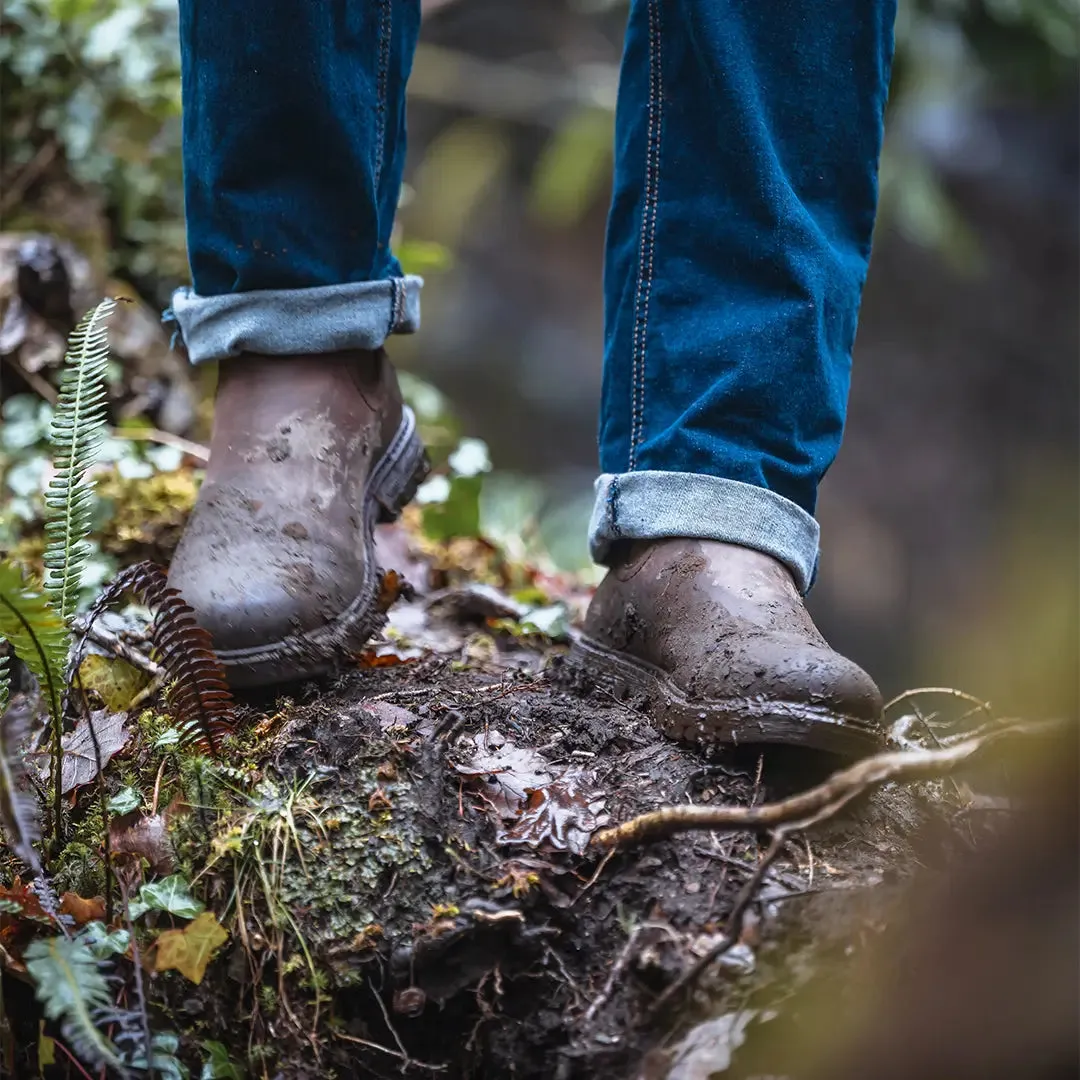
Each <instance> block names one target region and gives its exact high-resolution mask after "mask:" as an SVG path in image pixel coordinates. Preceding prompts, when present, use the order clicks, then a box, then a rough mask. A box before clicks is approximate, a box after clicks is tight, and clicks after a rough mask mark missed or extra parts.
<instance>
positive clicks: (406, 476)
mask: <svg viewBox="0 0 1080 1080" xmlns="http://www.w3.org/2000/svg"><path fill="white" fill-rule="evenodd" d="M430 471H431V462H430V461H429V460H428V456H427V451H426V450H425V449H424V444H423V443H422V442H421V441H420V436H419V435H418V434H417V431H416V417H415V416H413V412H412V409H410V408H409V407H408V406H406V407H405V408H404V409H403V410H402V415H401V427H399V428H398V431H397V434H396V435H395V436H394V439H393V442H391V444H390V445H389V446H388V447H387V448H386V453H385V454H383V456H382V459H381V460H380V461H379V463H378V464H377V465H376V466H375V469H374V471H373V473H372V477H371V492H372V496H373V497H374V500H375V504H376V508H377V514H376V521H378V523H379V524H380V525H385V524H388V523H389V522H391V521H396V520H397V519H398V517H399V516H400V514H401V511H402V510H403V509H404V508H405V507H406V506H407V505H408V504H409V503H410V502H411V501H412V499H413V496H414V495H415V494H416V489H417V488H418V487H419V486H420V485H421V484H422V483H423V482H424V478H425V477H426V476H427V474H428V473H429V472H430Z"/></svg>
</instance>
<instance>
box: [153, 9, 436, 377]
mask: <svg viewBox="0 0 1080 1080" xmlns="http://www.w3.org/2000/svg"><path fill="white" fill-rule="evenodd" d="M419 26H420V0H319V2H318V3H297V2H296V0H228V2H222V0H180V38H181V41H180V44H181V58H182V86H183V103H184V116H183V144H184V191H185V201H186V215H187V231H188V255H189V259H190V262H191V274H192V282H193V288H190V289H180V290H178V291H177V293H176V294H175V295H174V297H173V314H174V316H175V318H176V321H177V323H178V325H179V329H180V332H181V334H182V336H183V338H184V343H185V345H186V347H187V350H188V354H189V356H190V358H191V359H192V361H193V362H196V363H197V362H199V361H203V360H217V359H223V358H225V357H229V356H235V355H237V354H238V353H241V352H256V353H264V354H270V355H273V354H290V353H320V352H332V351H336V350H339V349H347V348H367V349H372V348H377V347H378V346H379V345H381V344H382V343H383V341H384V340H385V338H386V336H387V334H389V333H394V332H404V331H409V330H414V329H416V326H417V325H418V322H419V289H420V284H421V282H420V280H419V279H418V278H415V277H405V276H404V275H403V274H402V271H401V267H400V266H399V264H398V262H397V260H396V259H395V258H394V256H393V254H392V252H391V250H390V230H391V227H392V226H393V222H394V211H395V209H396V206H397V200H398V193H399V190H400V187H401V174H402V168H403V165H404V158H405V84H406V81H407V79H408V76H409V70H410V68H411V66H412V58H413V52H414V50H415V47H416V37H417V33H418V31H419Z"/></svg>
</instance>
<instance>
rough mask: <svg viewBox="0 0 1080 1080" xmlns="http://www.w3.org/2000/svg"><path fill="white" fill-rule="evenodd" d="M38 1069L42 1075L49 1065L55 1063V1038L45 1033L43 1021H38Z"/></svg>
mask: <svg viewBox="0 0 1080 1080" xmlns="http://www.w3.org/2000/svg"><path fill="white" fill-rule="evenodd" d="M37 1054H38V1071H39V1073H40V1074H41V1075H42V1076H44V1075H45V1069H46V1068H47V1067H48V1066H49V1065H55V1064H56V1040H55V1039H53V1038H50V1037H49V1036H48V1035H46V1034H45V1021H44V1020H41V1021H39V1023H38V1044H37Z"/></svg>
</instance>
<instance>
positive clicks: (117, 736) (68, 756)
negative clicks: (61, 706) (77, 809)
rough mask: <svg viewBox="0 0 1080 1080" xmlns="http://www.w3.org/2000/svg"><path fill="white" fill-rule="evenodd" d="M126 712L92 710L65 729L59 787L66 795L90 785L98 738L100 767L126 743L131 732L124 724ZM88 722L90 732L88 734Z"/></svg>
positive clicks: (96, 766)
mask: <svg viewBox="0 0 1080 1080" xmlns="http://www.w3.org/2000/svg"><path fill="white" fill-rule="evenodd" d="M126 723H127V714H126V713H122V712H112V713H111V712H108V711H107V710H106V709H95V710H94V711H93V712H92V713H90V715H89V716H88V717H84V718H83V719H82V720H80V721H79V724H78V726H77V727H76V728H75V730H74V731H70V732H68V734H67V735H65V736H64V737H63V739H62V740H61V742H60V745H61V747H62V748H63V751H64V762H63V765H62V766H61V768H60V787H61V790H62V791H63V793H64V794H65V795H66V794H67V793H68V792H69V791H72V790H74V789H75V788H77V787H82V786H83V785H84V784H89V783H90V782H91V781H92V780H93V779H94V778H95V777H96V776H97V774H98V756H97V754H96V753H95V751H94V736H96V737H97V743H98V749H99V750H100V754H101V768H105V766H106V765H108V763H109V762H110V761H111V760H112V758H113V757H114V756H115V755H116V754H118V753H119V752H120V751H121V750H123V749H124V747H125V746H126V745H127V742H128V739H129V738H130V737H131V733H130V732H129V731H128V730H127V728H126V727H125V724H126ZM91 725H92V726H93V734H91Z"/></svg>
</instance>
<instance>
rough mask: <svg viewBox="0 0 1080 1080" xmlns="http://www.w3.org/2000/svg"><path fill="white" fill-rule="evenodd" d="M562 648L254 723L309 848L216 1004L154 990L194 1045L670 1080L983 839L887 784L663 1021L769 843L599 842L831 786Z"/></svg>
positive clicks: (278, 857) (285, 1060)
mask: <svg viewBox="0 0 1080 1080" xmlns="http://www.w3.org/2000/svg"><path fill="white" fill-rule="evenodd" d="M470 649H471V650H472V655H471V657H470V660H469V663H468V664H467V665H465V664H463V663H462V661H461V659H460V657H461V656H462V655H465V654H466V653H468V652H469V650H470ZM560 652H561V650H558V649H556V650H552V651H549V652H548V653H546V654H545V653H541V652H533V651H530V650H528V649H525V648H521V647H520V646H518V645H516V644H512V643H511V644H507V645H505V646H503V645H500V646H498V647H496V648H495V649H494V650H491V649H489V650H488V651H487V652H486V653H483V655H482V656H480V655H479V654H478V653H477V650H476V643H475V642H473V643H472V644H470V643H469V641H468V639H467V638H466V641H465V644H464V645H463V647H462V650H461V652H459V654H458V658H449V657H446V656H443V657H435V658H428V659H425V660H422V661H420V662H417V663H404V664H397V665H396V666H390V667H384V668H368V669H365V670H360V671H354V672H351V673H349V674H348V675H346V676H345V677H343V678H341V679H340V680H339V681H338V683H337V684H336V685H335V686H333V687H332V688H331V689H329V691H327V689H326V688H325V687H320V686H316V685H314V684H311V685H309V686H308V687H306V688H301V689H300V690H299V691H298V692H297V694H296V698H297V699H298V700H296V701H295V702H286V701H283V700H278V701H275V702H273V703H270V702H267V703H264V705H263V706H260V707H254V706H252V707H251V709H250V711H249V715H248V717H247V722H248V723H249V724H257V723H259V722H260V720H261V721H263V723H264V724H266V723H270V724H271V725H272V724H273V723H274V722H275V721H274V718H275V717H276V718H277V721H276V723H277V724H278V726H277V728H276V730H275V731H274V732H273V734H272V735H271V736H270V737H268V739H267V740H266V742H265V744H263V746H262V747H261V750H260V761H259V764H258V768H257V775H258V776H259V777H261V780H260V785H261V787H259V788H258V790H259V791H260V792H261V793H262V794H261V796H260V798H262V800H263V802H264V804H265V805H268V806H271V807H273V806H276V805H278V803H280V802H281V800H282V799H283V798H284V795H285V793H287V792H289V791H293V792H295V791H297V790H298V788H300V787H302V796H300V797H298V798H297V800H296V802H295V803H294V804H292V805H293V808H294V819H295V827H296V842H295V843H291V844H290V843H285V844H283V845H282V846H280V847H278V848H274V849H273V851H272V852H271V851H269V850H268V851H264V852H263V853H262V854H263V856H264V857H265V859H266V861H267V862H274V861H276V862H277V863H280V866H281V873H280V880H279V881H277V884H276V886H275V888H276V893H277V897H276V899H273V900H269V899H268V898H267V896H266V895H264V894H263V892H262V891H261V890H259V889H251V890H250V891H249V893H248V894H247V895H246V898H245V906H244V927H243V928H242V932H236V933H234V934H233V938H232V944H231V946H230V949H229V950H228V953H227V955H225V956H223V957H222V958H220V959H219V960H217V961H216V962H215V963H214V964H213V965H212V966H211V968H210V971H209V972H208V975H207V978H206V981H205V982H204V983H203V985H202V986H201V987H199V988H198V989H197V990H195V991H194V992H193V988H192V987H191V986H190V985H189V984H186V983H184V981H183V980H182V979H180V978H179V977H177V978H173V977H172V976H168V975H166V976H164V977H160V978H159V979H158V980H156V982H155V987H156V989H157V990H158V992H160V993H161V994H162V998H161V999H160V1000H159V1005H160V1006H161V1007H162V1008H163V1009H164V1010H165V1011H166V1012H168V1013H169V1014H170V1015H171V1016H172V1017H174V1018H175V1017H176V1016H177V1015H180V1016H182V1017H183V1018H184V1022H185V1024H186V1025H187V1026H188V1030H187V1031H186V1033H185V1034H186V1035H187V1036H188V1039H189V1040H196V1039H199V1040H201V1039H207V1038H211V1039H216V1040H219V1041H223V1042H225V1043H226V1044H227V1045H229V1046H230V1048H231V1049H232V1051H233V1054H234V1056H235V1058H236V1059H237V1060H243V1059H244V1058H245V1057H246V1056H248V1055H249V1054H250V1055H251V1060H252V1063H253V1066H254V1068H253V1073H254V1074H255V1075H260V1074H261V1075H266V1076H273V1077H281V1078H282V1080H288V1078H301V1077H305V1078H306V1077H316V1076H318V1077H327V1076H336V1077H342V1078H345V1077H383V1076H385V1077H390V1076H400V1075H401V1074H402V1072H403V1071H404V1072H406V1073H407V1074H409V1075H428V1074H430V1075H437V1076H442V1077H448V1078H457V1077H462V1078H464V1077H493V1078H494V1077H515V1078H532V1077H536V1078H539V1077H545V1078H550V1077H557V1078H559V1080H574V1078H578V1077H581V1078H585V1077H608V1076H611V1077H626V1078H631V1077H636V1076H643V1077H644V1076H646V1075H648V1076H657V1077H659V1076H666V1075H667V1071H666V1070H668V1069H669V1068H671V1067H674V1066H673V1065H672V1062H673V1061H675V1060H676V1058H677V1055H676V1056H673V1053H672V1051H673V1048H675V1047H677V1045H678V1043H679V1040H680V1039H681V1038H682V1037H683V1036H684V1034H685V1033H686V1032H687V1031H689V1030H691V1029H692V1028H693V1027H694V1025H695V1024H696V1023H697V1022H698V1021H700V1020H702V1019H707V1018H709V1017H716V1016H723V1015H724V1014H725V1013H727V1012H729V1011H731V1010H732V1009H733V1008H735V1007H736V1006H737V1005H738V1004H739V1003H741V1002H745V1001H746V1000H747V999H748V997H750V996H752V995H753V994H755V993H759V994H763V995H764V996H765V997H768V998H769V999H770V1000H779V999H782V998H783V996H784V995H785V994H787V993H788V992H789V990H790V988H791V987H792V986H794V985H795V984H796V983H797V982H798V981H799V979H798V978H797V977H796V975H794V974H792V970H791V968H790V964H789V961H790V963H793V964H794V965H795V968H796V969H801V970H803V971H804V972H806V971H809V970H812V969H815V968H816V967H817V966H819V965H821V964H826V963H836V962H837V961H838V960H839V962H842V963H847V962H848V958H849V957H850V955H851V954H852V953H855V952H859V951H861V950H862V949H863V947H864V946H865V944H866V941H867V940H868V938H869V937H873V936H874V934H875V933H876V932H877V929H878V928H880V926H881V925H884V923H885V922H886V921H887V918H886V914H885V913H886V912H887V906H886V905H885V904H884V898H885V897H886V895H887V894H894V893H895V892H896V890H897V888H898V886H897V885H896V880H897V878H898V877H903V876H904V874H905V873H906V872H907V870H908V869H909V868H910V867H912V866H914V865H916V864H917V863H919V864H926V863H928V862H930V863H934V862H937V863H939V864H942V865H944V864H947V863H948V861H949V860H950V858H951V857H952V856H953V854H954V853H955V852H956V851H957V850H958V849H959V848H960V847H963V846H964V845H965V844H966V843H967V841H966V840H965V839H964V838H963V837H962V836H961V834H960V833H958V832H957V831H956V830H955V829H954V828H953V827H952V825H951V823H950V822H951V818H952V813H953V809H952V807H951V806H950V804H949V803H948V801H947V800H942V799H941V798H940V797H939V795H940V793H939V792H938V791H936V790H935V789H934V788H932V787H922V788H920V789H917V790H916V789H903V790H892V791H889V790H886V791H883V792H880V793H878V794H877V795H876V796H874V797H872V798H871V799H870V800H869V801H867V802H864V804H863V805H862V806H860V807H858V808H856V809H855V810H854V811H853V812H852V813H849V814H848V815H847V816H846V817H845V818H844V819H842V820H837V821H834V822H831V823H828V824H827V825H826V826H823V827H822V828H821V830H819V831H818V832H817V833H815V835H814V836H813V837H812V838H811V839H810V840H809V841H808V842H807V843H805V844H804V843H801V842H799V843H794V844H792V845H791V846H790V848H789V849H788V851H787V852H786V855H785V857H784V858H783V859H782V860H781V861H780V863H778V864H777V865H776V867H775V868H774V869H773V870H772V871H770V874H769V876H768V877H767V878H766V880H765V884H764V887H763V893H762V900H763V902H762V903H761V904H759V905H756V906H755V908H754V909H753V913H752V915H753V917H752V918H751V919H750V920H749V921H748V923H747V927H746V929H745V931H744V940H743V941H741V942H740V944H739V945H738V946H737V947H736V949H734V950H732V952H731V953H730V954H728V955H727V956H725V957H723V958H722V959H721V961H720V962H718V963H717V964H716V965H714V967H713V969H711V970H709V971H707V972H706V974H705V976H704V978H703V979H702V980H701V982H700V983H699V984H698V986H697V987H696V988H695V989H694V991H693V993H692V994H690V995H689V997H688V998H684V999H683V1000H680V1001H679V1002H678V1004H677V1006H676V1007H675V1008H674V1009H672V1010H667V1011H665V1012H664V1013H662V1014H661V1015H659V1016H657V1017H654V1018H652V1019H651V1020H648V1021H646V1019H645V1018H646V1016H647V1014H648V1011H649V1007H650V1005H651V1003H652V1002H653V1001H654V1000H655V998H656V996H657V995H658V994H659V993H660V992H661V991H662V990H663V988H664V987H665V986H667V985H669V984H670V982H671V981H672V980H673V979H675V978H676V977H678V975H679V974H680V973H681V972H682V971H683V970H685V968H686V967H687V966H688V965H689V964H690V963H692V962H693V960H694V959H695V958H696V956H697V955H700V953H701V952H702V951H703V950H705V949H706V948H707V947H708V945H709V944H710V943H711V942H712V941H714V940H715V937H716V935H717V934H718V933H720V932H721V931H722V930H723V927H724V922H725V919H726V916H727V914H728V913H729V911H730V910H731V906H732V902H733V898H734V897H735V895H736V894H737V893H738V892H739V891H740V889H741V888H742V886H743V885H744V884H745V882H746V880H747V877H748V875H749V874H750V873H751V872H752V868H753V865H754V863H755V862H756V860H757V859H758V857H759V847H758V841H757V839H756V838H754V837H751V836H749V835H745V834H736V835H729V836H723V837H717V836H712V835H710V834H696V835H684V836H681V837H676V838H673V839H670V840H665V841H662V842H659V843H654V844H651V845H649V846H648V847H646V848H642V849H639V850H634V851H628V852H623V853H619V854H616V855H614V856H612V857H610V858H609V859H607V860H604V859H602V858H601V857H600V855H599V853H594V852H593V851H592V850H590V849H589V848H587V847H585V846H584V844H583V843H581V840H582V838H583V837H584V838H587V835H588V832H589V831H590V830H591V829H592V828H595V827H596V826H597V825H598V824H602V823H603V822H605V821H609V820H610V821H621V820H624V819H626V818H628V817H630V816H632V815H634V814H636V813H639V812H642V811H644V810H649V809H654V808H655V807H657V806H658V805H662V804H666V803H673V802H685V801H688V800H691V801H693V802H696V803H718V802H726V803H730V802H735V803H741V804H747V803H750V802H752V801H754V800H759V801H760V800H763V799H767V798H773V797H777V796H781V795H783V794H785V793H788V792H790V791H791V790H792V789H793V788H796V787H801V786H805V785H806V784H807V783H809V782H812V781H813V780H816V779H819V778H820V776H819V775H808V773H807V759H806V757H805V756H803V757H801V758H800V759H799V766H798V767H797V768H794V769H793V767H792V762H791V761H790V760H788V759H785V757H784V756H783V755H782V754H779V753H768V754H766V755H764V756H761V755H759V754H758V753H756V752H752V751H748V750H743V751H728V752H725V753H721V754H717V755H714V756H712V757H711V758H709V759H707V760H706V759H705V758H703V757H702V756H701V754H700V752H695V751H693V750H688V749H683V748H681V747H680V746H678V745H676V744H675V743H673V742H671V741H669V740H667V739H666V738H665V737H663V736H662V735H661V734H660V733H658V732H657V731H655V730H654V729H653V728H652V727H651V725H650V724H649V723H648V721H647V720H646V718H645V717H644V716H643V715H641V714H640V712H639V710H638V709H637V707H636V706H635V704H634V702H632V701H628V702H618V701H615V700H613V699H611V698H610V696H606V695H605V694H604V693H603V692H597V693H595V694H593V695H592V696H587V695H586V696H582V693H581V689H582V688H581V687H580V686H577V687H575V686H568V685H567V684H566V679H565V669H564V664H563V659H562V657H561V655H560ZM283 717H284V719H282V718H283ZM820 767H821V763H818V769H819V770H820ZM552 777H554V778H556V779H557V780H559V779H561V781H562V782H563V786H562V788H561V789H559V788H558V786H557V785H556V784H553V783H552V782H551V778H552ZM568 778H569V779H568ZM538 780H539V781H540V782H541V783H540V789H542V790H543V791H544V792H546V795H545V796H544V798H547V799H548V800H549V803H550V805H546V806H545V805H543V803H544V798H541V797H540V796H537V795H536V794H535V793H536V791H537V788H536V787H534V786H533V785H535V784H536V783H537V781H538ZM545 784H546V786H545ZM558 791H561V792H562V794H561V795H560V794H557V792H558ZM567 792H569V794H567ZM575 793H576V794H575ZM275 800H277V801H278V802H277V803H275ZM556 804H558V805H556ZM530 815H531V819H530V822H529V826H528V828H524V829H521V830H519V831H518V832H517V835H516V836H515V835H514V833H515V830H516V829H517V828H518V827H517V826H516V825H515V824H514V822H515V821H517V822H518V823H520V822H521V821H524V820H525V819H527V818H530ZM234 824H235V819H234ZM228 827H229V826H228V822H223V823H222V825H221V827H220V828H219V832H218V835H219V837H220V836H222V835H226V834H227V833H228ZM575 837H576V841H575V839H574V838H575ZM575 849H576V851H577V852H578V853H575ZM582 849H584V850H582ZM252 854H253V853H252V851H251V850H250V849H246V850H238V852H237V853H236V854H234V856H233V857H232V859H231V860H230V859H224V860H221V861H219V862H218V863H217V865H216V867H215V869H214V871H213V872H212V873H211V875H210V878H211V894H212V895H214V894H216V895H218V896H220V897H221V898H222V901H223V902H224V901H225V900H226V899H227V898H228V897H229V896H230V895H232V893H233V890H234V888H236V884H237V881H238V880H239V881H244V880H251V875H250V869H251V856H252ZM245 867H246V869H245ZM245 874H247V877H245V876H244V875H245ZM803 893H805V894H806V895H805V896H803V895H802V894H803ZM275 904H276V905H278V906H277V909H276V910H274V905H275ZM815 904H816V905H818V906H816V907H815ZM856 910H862V911H864V912H871V913H876V914H870V915H866V914H864V915H861V916H860V915H858V914H855V912H856ZM830 913H831V914H830ZM826 928H827V929H826ZM238 930H239V928H238ZM631 941H633V945H632V946H631V948H630V949H629V950H628V948H627V946H628V942H631ZM770 949H771V950H772V952H771V953H770ZM777 950H779V955H781V956H782V957H784V958H785V959H784V961H783V963H780V962H778V961H775V960H773V959H770V956H774V955H777ZM613 971H614V972H615V977H614V978H612V972H613ZM316 999H318V1000H316ZM770 1008H771V1006H770ZM657 1070H660V1071H657ZM686 1075H687V1076H689V1075H691V1074H689V1073H687V1074H686ZM692 1075H699V1074H692ZM700 1075H702V1076H705V1075H710V1074H709V1073H701V1074H700ZM718 1075H719V1074H718ZM672 1076H673V1078H676V1080H677V1074H676V1073H672Z"/></svg>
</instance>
